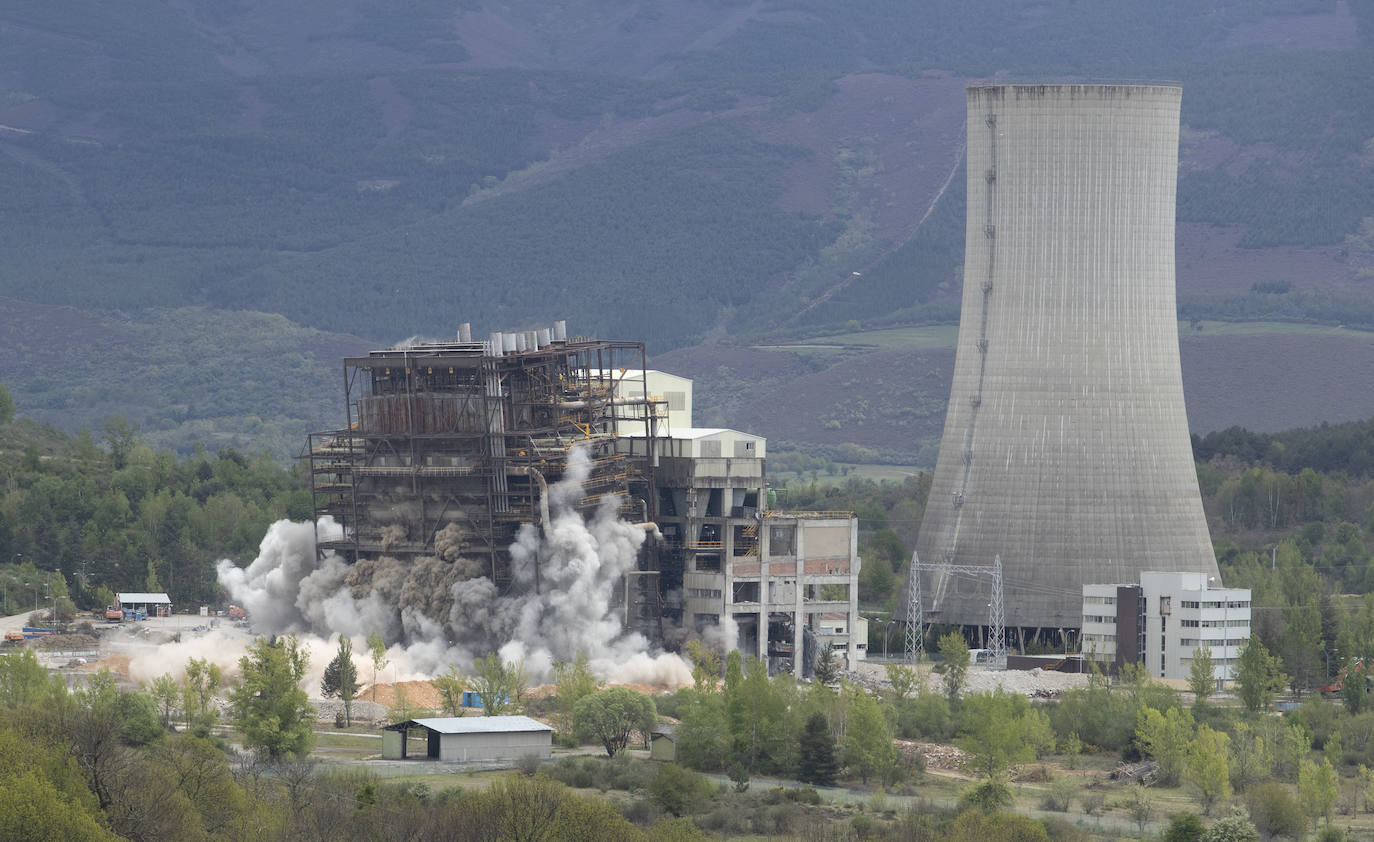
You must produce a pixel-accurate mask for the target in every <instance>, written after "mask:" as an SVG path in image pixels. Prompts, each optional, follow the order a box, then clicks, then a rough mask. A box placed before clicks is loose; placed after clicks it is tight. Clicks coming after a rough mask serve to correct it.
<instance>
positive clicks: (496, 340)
mask: <svg viewBox="0 0 1374 842" xmlns="http://www.w3.org/2000/svg"><path fill="white" fill-rule="evenodd" d="M487 344H488V345H490V346H491V355H492V356H493V357H499V356H501V353H502V352H501V348H502V345H503V341H502V338H501V332H500V331H499V330H494V331H492V332H491V338H490V339H488V340H487Z"/></svg>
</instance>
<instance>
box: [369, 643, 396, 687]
mask: <svg viewBox="0 0 1374 842" xmlns="http://www.w3.org/2000/svg"><path fill="white" fill-rule="evenodd" d="M367 652H368V654H369V655H371V656H372V701H374V702H375V701H377V674H378V673H380V672H381V671H382V670H384V669H386V668H387V665H388V664H390V663H391V660H390V659H389V658H387V656H386V641H385V640H383V639H382V633H381V632H375V631H374V632H373V633H371V634H369V635H368V636H367Z"/></svg>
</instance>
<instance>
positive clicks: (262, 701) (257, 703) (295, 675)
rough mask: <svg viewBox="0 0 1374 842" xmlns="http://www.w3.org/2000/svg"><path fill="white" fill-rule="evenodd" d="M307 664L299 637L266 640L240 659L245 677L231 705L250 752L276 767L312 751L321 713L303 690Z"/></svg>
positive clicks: (236, 689) (236, 686) (249, 649)
mask: <svg viewBox="0 0 1374 842" xmlns="http://www.w3.org/2000/svg"><path fill="white" fill-rule="evenodd" d="M307 663H308V657H307V655H306V653H305V652H304V650H302V649H301V648H300V646H299V644H298V643H297V642H296V638H295V637H294V636H288V637H281V638H274V639H267V638H261V637H260V638H258V639H257V640H256V641H254V642H253V643H252V644H251V645H250V646H249V647H248V654H247V655H244V656H243V657H242V658H240V659H239V670H240V672H241V673H242V676H241V678H240V680H239V682H238V684H236V685H235V686H234V689H233V692H232V693H231V694H230V702H231V703H232V705H233V712H234V724H235V725H236V726H237V727H238V728H239V730H240V731H242V732H243V742H244V745H245V746H247V747H248V748H251V749H253V750H255V751H258V752H260V753H262V754H264V755H266V756H267V757H268V758H269V759H271V760H274V761H275V760H280V759H281V758H283V757H285V756H287V755H304V754H306V753H308V752H309V751H310V749H311V747H312V746H313V745H314V742H315V737H314V733H313V732H312V731H311V725H312V723H313V721H314V716H315V712H314V710H313V709H312V708H311V707H310V701H309V698H308V697H307V696H306V693H305V691H304V690H302V689H301V688H300V682H301V679H302V678H304V677H305V668H306V665H307Z"/></svg>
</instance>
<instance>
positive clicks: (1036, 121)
mask: <svg viewBox="0 0 1374 842" xmlns="http://www.w3.org/2000/svg"><path fill="white" fill-rule="evenodd" d="M1181 95H1182V92H1181V90H1180V89H1179V88H1175V87H1167V86H1139V85H1127V86H1112V85H1009V86H987V87H971V88H969V90H968V97H967V99H968V209H967V221H966V235H965V257H964V292H963V306H962V313H961V316H960V328H959V339H958V346H957V351H956V357H955V370H954V380H953V384H952V387H951V391H950V400H949V408H948V411H947V415H946V419H945V430H944V436H943V438H942V440H941V444H940V453H939V458H938V461H937V466H936V472H935V477H934V481H933V485H932V488H931V493H930V503H929V505H928V506H927V508H926V513H925V519H924V522H923V523H922V526H921V531H920V536H919V539H918V541H917V552H918V554H919V556H920V559H921V561H923V562H927V563H939V562H941V561H945V560H948V561H950V562H952V563H955V564H967V565H972V564H979V565H991V564H992V563H993V559H994V558H995V557H996V556H998V555H1000V556H1001V558H1002V564H1003V569H1004V571H1005V577H1006V579H1005V581H1006V586H1005V604H1006V622H1007V625H1009V626H1018V625H1020V626H1039V627H1046V628H1063V627H1072V626H1073V625H1074V623H1075V622H1076V621H1077V618H1078V617H1079V616H1080V615H1081V609H1082V605H1081V593H1080V590H1079V588H1080V586H1081V585H1082V584H1083V583H1084V582H1133V581H1136V580H1137V577H1138V574H1139V572H1140V571H1144V570H1160V571H1173V570H1190V571H1199V572H1205V573H1208V574H1210V575H1216V572H1217V566H1216V560H1215V557H1214V556H1213V553H1212V545H1211V540H1210V537H1209V535H1208V532H1207V524H1206V521H1205V519H1204V516H1203V512H1202V502H1201V497H1200V495H1199V494H1198V487H1197V476H1196V473H1195V470H1194V466H1193V459H1192V450H1191V446H1190V443H1189V439H1188V424H1187V417H1186V413H1185V409H1184V403H1183V384H1182V376H1181V371H1180V367H1179V352H1178V327H1177V312H1176V307H1175V293H1174V201H1175V184H1176V180H1177V170H1178V126H1179V105H1180V101H1181ZM927 582H928V584H927ZM922 590H923V593H924V594H925V600H926V605H925V606H924V607H925V609H926V610H927V611H930V610H932V609H935V610H938V611H940V613H939V615H938V616H939V618H940V621H941V622H945V623H967V624H980V625H981V624H986V623H987V622H988V620H989V617H988V613H989V612H988V607H987V605H988V602H989V598H988V583H987V579H986V578H983V579H982V581H981V582H979V583H977V584H975V583H974V582H972V581H967V582H966V581H962V580H958V581H956V580H954V579H953V577H950V576H947V575H941V574H938V573H937V574H933V575H932V574H927V576H926V582H923V588H922Z"/></svg>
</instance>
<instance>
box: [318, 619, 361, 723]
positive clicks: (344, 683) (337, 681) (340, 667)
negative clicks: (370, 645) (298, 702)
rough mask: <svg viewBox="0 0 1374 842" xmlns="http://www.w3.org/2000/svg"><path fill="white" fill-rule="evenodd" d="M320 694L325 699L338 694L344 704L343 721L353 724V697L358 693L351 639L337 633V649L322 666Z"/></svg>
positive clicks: (356, 670)
mask: <svg viewBox="0 0 1374 842" xmlns="http://www.w3.org/2000/svg"><path fill="white" fill-rule="evenodd" d="M320 694H321V695H323V696H324V697H325V698H326V699H331V698H333V697H334V696H338V697H339V699H340V700H342V701H343V705H344V723H345V724H347V725H352V724H353V698H354V696H356V695H357V694H358V668H357V667H356V666H354V665H353V641H351V640H349V639H348V638H347V637H345V636H344V635H342V634H341V635H339V651H338V653H337V654H335V655H334V660H332V661H330V662H329V665H328V666H326V667H325V668H324V679H323V680H322V681H321V682H320Z"/></svg>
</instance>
